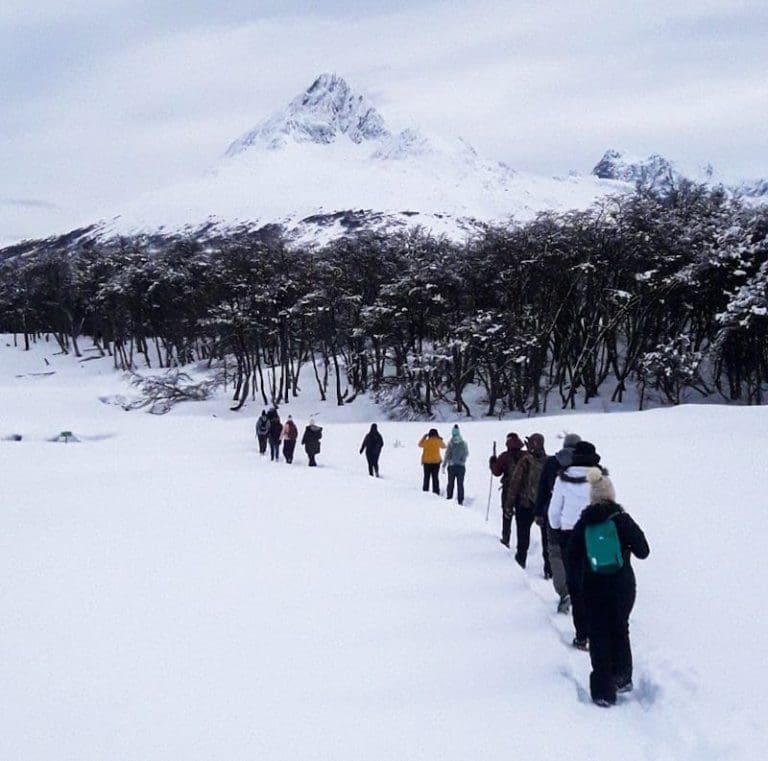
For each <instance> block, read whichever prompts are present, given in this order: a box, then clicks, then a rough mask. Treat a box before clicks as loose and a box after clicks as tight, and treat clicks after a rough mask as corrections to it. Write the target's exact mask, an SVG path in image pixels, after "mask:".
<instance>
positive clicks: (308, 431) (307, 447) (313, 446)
mask: <svg viewBox="0 0 768 761" xmlns="http://www.w3.org/2000/svg"><path fill="white" fill-rule="evenodd" d="M322 438H323V429H322V428H321V427H320V426H319V425H315V419H314V418H313V417H312V418H310V419H309V425H308V426H307V427H306V428H305V429H304V435H303V436H302V437H301V445H302V446H303V447H304V451H305V452H306V453H307V459H308V460H309V467H310V468H314V467H317V460H316V459H315V458H316V457H317V455H318V454H320V439H322Z"/></svg>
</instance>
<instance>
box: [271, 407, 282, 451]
mask: <svg viewBox="0 0 768 761" xmlns="http://www.w3.org/2000/svg"><path fill="white" fill-rule="evenodd" d="M270 412H272V413H273V414H271V415H270V414H269V412H268V413H267V417H269V428H268V429H267V438H268V439H269V459H270V460H273V461H274V462H279V461H280V437H281V436H282V435H283V424H282V422H281V420H280V415H278V414H277V410H270Z"/></svg>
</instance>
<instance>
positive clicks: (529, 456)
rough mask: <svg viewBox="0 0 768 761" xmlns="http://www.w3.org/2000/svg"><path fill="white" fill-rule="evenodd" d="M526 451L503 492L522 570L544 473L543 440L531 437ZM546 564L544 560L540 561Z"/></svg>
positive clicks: (542, 437)
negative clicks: (512, 519) (511, 520)
mask: <svg viewBox="0 0 768 761" xmlns="http://www.w3.org/2000/svg"><path fill="white" fill-rule="evenodd" d="M525 446H526V449H527V450H528V451H527V452H524V453H523V455H522V457H521V458H520V460H518V462H517V465H515V469H514V470H513V471H512V476H511V478H510V480H509V487H508V489H507V503H506V504H505V512H509V513H510V514H514V516H515V527H516V529H517V548H516V550H515V562H516V563H517V564H518V565H519V566H520V567H521V568H525V563H526V560H527V558H528V548H529V547H530V545H531V526H532V525H533V517H534V515H533V508H534V505H535V504H536V495H537V494H538V491H539V480H540V478H541V472H542V470H543V469H544V461H545V460H546V459H547V453H546V452H545V451H544V436H542V434H540V433H532V434H531V435H530V436H529V437H528V438H527V439H526V440H525ZM544 562H545V564H546V562H547V558H546V556H545V557H544Z"/></svg>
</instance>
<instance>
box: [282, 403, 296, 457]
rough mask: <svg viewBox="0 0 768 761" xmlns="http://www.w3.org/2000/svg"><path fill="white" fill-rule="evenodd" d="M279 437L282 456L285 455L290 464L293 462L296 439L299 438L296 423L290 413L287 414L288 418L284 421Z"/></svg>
mask: <svg viewBox="0 0 768 761" xmlns="http://www.w3.org/2000/svg"><path fill="white" fill-rule="evenodd" d="M280 438H281V439H282V440H283V457H285V461H286V462H287V463H288V464H289V465H290V464H291V463H292V462H293V452H294V450H295V449H296V439H298V438H299V429H298V428H297V427H296V423H294V422H293V417H292V416H291V415H288V420H286V421H285V425H284V426H283V433H282V434H281V436H280Z"/></svg>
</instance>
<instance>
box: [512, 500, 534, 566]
mask: <svg viewBox="0 0 768 761" xmlns="http://www.w3.org/2000/svg"><path fill="white" fill-rule="evenodd" d="M532 525H533V508H531V507H520V506H518V507H516V508H515V528H516V529H517V551H516V552H515V560H517V562H518V563H519V564H520V565H521V566H522V567H523V568H525V561H526V558H527V557H528V548H529V547H530V546H531V526H532Z"/></svg>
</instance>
